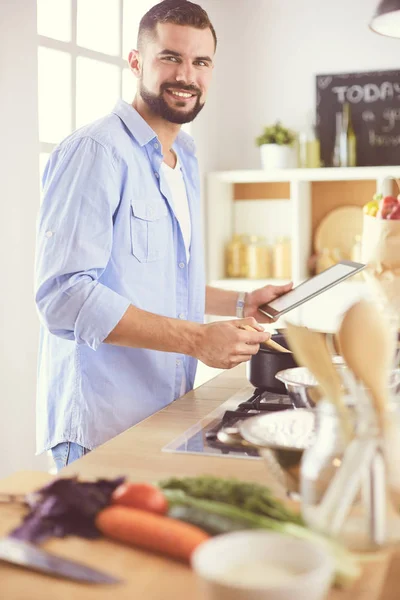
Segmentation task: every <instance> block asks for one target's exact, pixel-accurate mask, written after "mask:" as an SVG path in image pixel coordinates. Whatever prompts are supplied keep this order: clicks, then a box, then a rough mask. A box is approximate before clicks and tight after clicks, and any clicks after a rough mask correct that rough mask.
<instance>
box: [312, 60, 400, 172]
mask: <svg viewBox="0 0 400 600" xmlns="http://www.w3.org/2000/svg"><path fill="white" fill-rule="evenodd" d="M316 80H317V127H318V133H319V137H320V144H321V159H322V162H323V165H324V166H331V164H332V154H333V146H334V142H335V123H336V113H337V112H340V111H341V110H342V108H343V104H344V103H345V102H348V103H349V104H350V107H351V117H352V121H353V126H354V130H355V133H356V136H357V165H358V166H372V165H398V164H400V70H398V71H375V72H370V73H341V74H329V75H317V78H316Z"/></svg>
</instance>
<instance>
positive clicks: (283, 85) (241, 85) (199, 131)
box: [194, 0, 400, 170]
mask: <svg viewBox="0 0 400 600" xmlns="http://www.w3.org/2000/svg"><path fill="white" fill-rule="evenodd" d="M199 1H200V4H202V6H204V8H205V9H206V10H207V11H208V13H209V15H210V17H211V19H212V20H213V21H214V22H215V28H216V31H217V35H218V37H219V39H220V43H219V47H218V51H217V57H216V69H215V80H214V83H213V85H214V89H213V93H212V97H211V98H210V100H211V102H210V104H211V105H212V106H210V109H211V108H212V110H213V111H215V114H214V115H213V120H214V121H213V123H217V126H215V127H214V126H210V127H207V125H206V124H204V123H202V122H201V121H200V118H199V121H198V123H197V126H196V128H195V129H194V132H195V135H196V137H197V138H202V137H203V136H204V138H206V141H204V143H203V144H202V145H204V146H205V147H206V148H207V158H206V164H207V166H209V167H211V168H212V169H215V170H220V169H237V168H260V162H259V155H258V148H256V146H255V145H254V138H255V137H256V136H257V135H258V134H259V133H260V131H261V129H262V127H263V125H267V124H268V123H269V122H272V121H274V120H275V119H277V118H280V119H281V120H282V121H283V122H284V123H287V125H288V126H291V127H293V128H294V129H296V130H299V129H301V128H303V127H304V126H305V125H306V120H307V116H308V114H309V112H310V111H311V112H312V114H314V111H315V75H317V74H322V73H329V72H330V73H335V72H352V71H367V70H384V69H398V68H399V65H400V40H399V39H391V38H386V37H382V36H379V35H377V34H376V33H373V32H371V31H370V30H369V28H368V22H369V20H370V18H371V16H372V14H373V13H374V11H375V8H376V6H377V4H378V0H335V1H334V2H331V1H328V0H303V1H301V2H300V1H299V0H202V1H201V0H199ZM209 112H210V111H209ZM209 150H211V154H210V155H208V153H209ZM201 158H202V157H201Z"/></svg>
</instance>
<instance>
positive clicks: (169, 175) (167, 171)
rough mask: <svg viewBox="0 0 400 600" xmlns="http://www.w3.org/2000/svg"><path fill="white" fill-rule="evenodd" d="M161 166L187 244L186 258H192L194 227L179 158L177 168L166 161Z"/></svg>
mask: <svg viewBox="0 0 400 600" xmlns="http://www.w3.org/2000/svg"><path fill="white" fill-rule="evenodd" d="M161 168H162V170H163V172H164V175H165V178H166V180H167V182H168V187H169V189H170V191H171V195H172V201H173V204H174V213H175V216H176V218H177V220H178V223H179V225H180V228H181V231H182V236H183V241H184V244H185V251H186V260H187V262H189V258H190V239H191V236H192V227H191V222H190V212H189V204H188V199H187V194H186V186H185V182H184V180H183V175H182V171H181V165H180V164H179V160H178V159H177V161H176V165H175V169H172V168H171V167H169V166H168V165H167V164H165V162H162V163H161Z"/></svg>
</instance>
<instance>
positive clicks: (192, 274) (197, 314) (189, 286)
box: [35, 101, 205, 453]
mask: <svg viewBox="0 0 400 600" xmlns="http://www.w3.org/2000/svg"><path fill="white" fill-rule="evenodd" d="M173 148H174V150H175V152H176V153H177V155H178V156H179V160H180V163H181V168H182V172H183V177H184V181H185V184H186V191H187V197H188V203H189V210H190V218H191V223H192V237H191V246H190V261H189V264H188V263H187V260H186V253H185V245H184V241H183V237H182V232H181V229H180V225H179V222H178V220H177V219H176V217H175V214H174V205H173V199H172V197H171V194H170V190H169V189H168V186H167V182H166V181H165V180H164V178H163V175H162V170H161V169H160V165H161V162H162V155H161V149H160V143H159V140H158V139H157V136H156V134H155V133H154V131H153V130H152V129H151V128H150V127H149V125H148V124H147V123H146V122H145V121H144V120H143V119H142V117H141V116H140V115H139V114H138V113H137V112H136V111H135V110H134V108H132V106H131V105H129V104H127V103H126V102H123V101H119V102H118V103H117V105H116V107H115V109H114V110H113V111H112V113H110V114H109V115H107V116H106V117H104V118H102V119H100V120H98V121H96V122H94V123H92V124H90V125H88V126H86V127H83V128H82V129H79V130H78V131H76V132H75V133H73V134H72V135H71V136H69V137H68V138H67V139H65V140H64V141H63V142H62V143H61V144H60V145H59V146H58V147H57V148H56V149H55V150H54V152H53V153H52V155H51V156H50V159H49V162H48V164H47V166H46V169H45V172H44V175H43V202H42V205H41V209H40V214H39V219H38V234H37V235H38V237H37V254H36V281H35V292H36V304H37V308H38V312H39V317H40V321H41V332H40V347H39V364H38V398H37V452H38V453H40V452H42V451H43V450H47V449H49V448H51V447H52V446H55V445H56V444H58V443H60V442H64V441H70V442H76V443H78V444H80V445H82V446H85V447H86V448H89V449H92V448H94V447H96V446H98V445H99V444H102V443H103V442H105V441H107V440H109V439H110V438H112V437H113V436H115V435H117V434H119V433H120V432H122V431H124V430H125V429H127V428H128V427H131V426H132V425H135V423H138V422H139V421H141V420H142V419H144V418H146V417H148V416H149V415H151V414H153V413H154V412H156V411H157V410H159V409H161V408H163V407H165V406H166V405H168V404H170V403H171V402H172V401H173V400H174V399H176V398H177V397H178V396H179V395H180V386H181V382H182V379H183V377H185V379H186V389H190V388H192V387H193V382H194V377H195V372H196V365H197V361H196V360H195V359H194V358H192V357H188V356H185V355H183V354H180V353H177V354H176V353H168V352H159V351H155V350H145V349H141V348H125V347H119V346H113V345H111V344H104V343H102V342H103V341H104V339H105V338H106V337H107V336H108V334H109V333H110V332H111V331H112V330H113V329H114V327H115V326H116V325H117V323H118V322H119V320H120V319H121V317H122V316H123V314H124V313H125V311H126V310H127V308H128V306H129V305H130V304H133V305H134V306H136V307H138V308H141V309H144V310H146V311H149V312H152V313H155V314H158V315H164V316H167V317H173V318H178V319H188V320H190V321H196V322H199V323H201V322H203V320H204V303H205V280H204V264H203V243H202V231H201V207H200V189H199V188H200V186H199V174H198V164H197V159H196V157H195V148H194V143H193V140H192V138H190V136H188V135H187V134H185V133H184V132H180V133H179V135H178V137H177V139H176V141H175V144H174V146H173Z"/></svg>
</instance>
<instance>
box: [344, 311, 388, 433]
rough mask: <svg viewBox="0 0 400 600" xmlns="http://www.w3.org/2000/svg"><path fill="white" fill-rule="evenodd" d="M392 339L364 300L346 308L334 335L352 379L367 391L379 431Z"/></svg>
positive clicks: (385, 399) (377, 312) (386, 326)
mask: <svg viewBox="0 0 400 600" xmlns="http://www.w3.org/2000/svg"><path fill="white" fill-rule="evenodd" d="M392 337H393V336H392V335H391V332H390V329H389V327H388V325H387V323H386V322H385V320H384V318H383V317H382V316H381V314H380V312H379V311H378V310H377V308H376V306H375V305H374V304H373V303H372V302H367V301H366V300H361V301H360V302H357V303H356V304H353V306H351V307H350V308H349V310H348V311H347V312H346V314H345V315H344V317H343V320H342V323H341V325H340V328H339V332H338V339H339V344H340V349H341V353H342V356H343V358H344V359H345V361H346V363H347V365H348V367H349V368H350V369H351V370H352V371H353V373H354V375H355V376H356V378H357V379H358V380H360V381H362V383H363V384H364V385H365V386H366V387H367V388H368V389H369V390H370V392H371V396H372V399H373V402H374V406H375V409H376V412H377V416H378V422H379V425H380V427H381V429H382V431H383V428H384V415H385V412H386V409H387V407H388V400H389V398H388V381H389V376H390V369H391V364H392V360H393V355H394V340H392Z"/></svg>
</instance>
